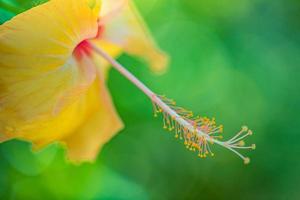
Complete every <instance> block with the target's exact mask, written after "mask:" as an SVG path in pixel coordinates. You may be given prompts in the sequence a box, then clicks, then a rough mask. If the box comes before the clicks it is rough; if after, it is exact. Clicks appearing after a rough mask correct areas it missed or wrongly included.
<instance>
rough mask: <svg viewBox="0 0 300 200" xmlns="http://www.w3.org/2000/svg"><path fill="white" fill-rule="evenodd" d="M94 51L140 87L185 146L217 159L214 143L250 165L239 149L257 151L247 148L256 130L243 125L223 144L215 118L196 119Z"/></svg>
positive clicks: (200, 154) (118, 64)
mask: <svg viewBox="0 0 300 200" xmlns="http://www.w3.org/2000/svg"><path fill="white" fill-rule="evenodd" d="M91 46H92V49H93V50H94V52H96V53H97V54H99V55H101V56H102V57H103V58H104V59H105V60H106V61H108V62H109V63H110V64H111V65H112V66H113V68H114V69H116V70H117V71H118V72H119V73H121V74H122V75H123V76H124V77H126V78H127V79H128V80H129V81H130V82H131V83H133V84H134V85H136V86H137V87H138V88H139V89H140V90H141V91H142V92H143V93H144V94H145V95H147V96H148V97H149V99H150V100H151V101H152V103H153V109H154V116H155V117H156V116H158V114H159V113H160V114H162V116H163V123H164V125H163V127H164V129H168V130H169V131H175V138H179V139H180V140H184V144H185V146H186V147H187V148H188V149H189V150H191V151H198V156H199V157H201V158H205V157H207V155H211V156H214V153H213V152H212V151H211V148H210V144H218V145H220V146H222V147H225V148H226V149H228V150H230V151H232V152H234V153H235V154H236V155H238V156H239V157H240V158H242V159H243V161H244V163H245V164H248V163H249V162H250V159H249V158H248V157H245V156H244V155H242V154H241V153H240V152H238V150H240V149H255V148H256V146H255V144H252V145H251V146H244V145H245V142H244V141H243V139H244V138H246V137H248V136H250V135H252V131H251V130H248V128H247V127H246V126H243V127H242V129H241V131H239V132H238V133H237V134H236V135H235V136H234V137H232V138H231V139H229V140H227V141H221V140H220V139H222V135H220V134H221V133H222V132H223V126H222V125H220V126H217V125H216V123H215V119H214V118H213V119H208V118H206V117H200V116H196V117H195V116H194V114H193V112H191V111H188V110H186V109H184V108H181V107H178V106H176V102H175V101H173V100H171V99H168V98H166V97H165V96H159V95H157V94H155V93H154V92H153V91H152V90H150V89H149V88H148V87H147V86H146V85H145V84H144V83H142V82H141V81H140V80H139V79H137V78H136V77H135V76H134V75H133V74H132V73H131V72H129V71H128V70H127V69H126V68H125V67H123V66H122V65H121V64H120V63H119V62H117V61H116V60H115V59H114V58H112V57H111V56H110V55H109V54H107V53H106V52H105V51H104V50H103V49H101V48H100V47H98V46H95V45H91Z"/></svg>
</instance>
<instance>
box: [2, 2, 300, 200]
mask: <svg viewBox="0 0 300 200" xmlns="http://www.w3.org/2000/svg"><path fill="white" fill-rule="evenodd" d="M1 1H4V0H0V2H1ZM14 2H19V4H24V5H21V7H23V8H28V7H30V6H32V5H31V4H30V3H28V2H29V1H22V0H19V1H17V0H15V1H14ZM39 2H42V1H39ZM136 3H137V6H138V8H139V9H140V11H141V12H142V14H143V16H144V17H145V20H146V22H147V23H148V25H149V27H150V29H151V31H152V32H153V35H154V36H155V38H156V40H157V42H158V43H159V45H160V46H161V47H162V48H163V49H164V50H165V51H166V52H168V53H169V54H170V56H171V59H172V60H171V67H170V69H169V71H168V73H166V74H165V75H163V76H155V75H153V74H151V73H150V72H149V71H148V69H147V66H146V65H145V64H144V63H143V62H141V61H140V60H138V59H136V58H133V57H129V56H126V55H124V56H122V57H121V58H120V59H119V61H120V62H122V63H123V64H124V65H125V66H128V69H130V70H131V71H132V72H133V73H134V74H136V76H137V77H139V78H140V79H141V80H143V81H144V82H145V83H146V84H147V85H149V86H150V87H151V88H152V89H153V90H154V91H156V92H157V93H159V94H166V95H167V96H168V97H170V98H174V99H176V101H177V103H178V104H179V105H182V106H184V107H187V108H189V109H191V110H193V111H195V113H199V114H200V115H202V116H209V117H212V116H214V117H216V119H217V122H219V123H221V124H223V125H224V127H225V133H224V136H225V138H229V137H230V136H232V135H233V134H234V133H235V132H237V131H239V129H240V126H242V125H244V124H247V125H248V126H249V127H250V128H251V129H252V130H253V131H254V133H255V134H254V135H253V136H251V138H249V143H250V144H251V143H252V142H253V143H256V144H257V149H256V150H255V151H253V152H250V153H249V154H248V155H249V156H250V157H251V158H252V160H251V164H250V165H247V166H245V165H243V162H242V161H241V160H240V159H239V158H238V157H237V156H236V155H234V154H232V153H231V152H229V151H227V150H225V149H223V148H221V147H218V146H214V147H213V149H214V152H215V154H216V156H215V157H214V158H207V159H199V158H197V156H196V155H195V154H193V153H191V152H189V151H187V150H186V149H185V147H184V145H183V144H181V143H180V142H179V141H176V140H175V139H174V136H173V135H171V134H168V133H166V132H165V131H164V130H163V129H162V124H161V123H162V122H161V120H159V119H155V118H153V117H152V111H151V108H152V107H151V103H150V102H149V100H148V99H147V98H146V97H145V96H144V95H143V94H142V93H141V92H140V91H139V90H138V89H136V88H135V87H134V86H133V85H132V84H131V83H130V82H128V81H127V80H126V79H125V78H123V77H122V76H120V74H118V73H117V72H116V71H113V70H112V71H111V72H110V80H109V88H110V90H111V93H112V96H113V99H114V101H115V104H116V106H117V109H118V111H119V113H120V115H121V117H122V119H123V120H124V122H125V124H126V128H125V129H124V130H123V131H122V132H121V133H120V134H118V135H117V136H116V137H115V138H114V139H113V140H111V142H109V143H108V144H107V145H106V146H105V147H104V149H103V151H102V152H101V154H100V155H99V156H98V159H97V161H96V163H94V164H82V165H79V166H74V165H71V164H69V163H66V162H65V160H64V150H63V149H62V148H61V147H59V146H58V145H55V144H54V145H51V146H49V147H48V148H46V149H45V150H43V151H42V152H39V153H32V152H31V151H30V145H29V144H27V143H24V142H19V141H10V142H7V143H3V144H1V145H0V199H28V200H31V199H158V200H160V199H246V200H247V199H300V190H299V187H300V159H299V155H300V142H299V139H300V135H299V127H298V125H299V111H300V108H299V100H300V93H299V89H300V87H299V86H300V85H299V78H300V77H299V67H300V1H299V0H143V1H136ZM25 4H26V5H25ZM0 15H1V20H2V22H3V21H4V20H5V19H9V18H10V17H11V16H12V13H9V12H5V10H4V9H3V7H0ZM121 87H122V88H121ZM128 94H130V98H128Z"/></svg>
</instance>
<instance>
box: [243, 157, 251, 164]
mask: <svg viewBox="0 0 300 200" xmlns="http://www.w3.org/2000/svg"><path fill="white" fill-rule="evenodd" d="M249 163H250V158H248V157H246V158H244V164H245V165H247V164H249Z"/></svg>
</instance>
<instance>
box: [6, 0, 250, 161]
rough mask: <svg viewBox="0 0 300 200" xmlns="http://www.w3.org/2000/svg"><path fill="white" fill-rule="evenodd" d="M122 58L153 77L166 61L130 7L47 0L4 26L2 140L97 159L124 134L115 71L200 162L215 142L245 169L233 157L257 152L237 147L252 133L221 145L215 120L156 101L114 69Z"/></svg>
mask: <svg viewBox="0 0 300 200" xmlns="http://www.w3.org/2000/svg"><path fill="white" fill-rule="evenodd" d="M101 6H102V9H101ZM100 11H101V12H100ZM99 13H100V14H99ZM124 51H125V52H127V53H128V54H132V55H137V56H140V57H142V58H144V59H145V60H146V61H147V62H148V63H149V66H150V68H151V69H152V70H153V71H154V72H157V73H162V72H163V71H164V70H165V69H166V65H167V63H168V57H167V56H166V55H165V54H164V53H163V52H162V51H161V50H160V49H159V48H158V47H157V45H156V44H155V42H154V40H153V39H152V37H151V35H150V34H149V31H148V30H147V28H146V26H145V24H144V23H143V21H142V18H141V17H140V15H139V14H138V12H137V10H136V8H135V6H134V4H133V3H132V2H127V1H121V0H105V1H103V5H101V1H100V0H51V1H49V2H46V3H44V4H41V5H38V6H36V7H34V8H32V9H29V10H27V11H25V12H23V13H21V14H19V15H17V16H15V17H14V18H12V19H11V20H9V21H7V22H5V23H4V24H3V25H1V26H0V141H1V142H3V141H7V140H11V139H15V138H16V139H20V140H26V141H30V142H32V144H33V149H35V150H38V149H41V148H43V147H44V146H46V145H48V144H50V143H53V142H60V143H62V144H64V145H65V146H66V147H67V157H68V158H69V159H70V160H72V161H77V162H81V161H92V160H94V159H95V158H96V156H97V154H98V152H99V151H100V149H101V147H102V146H103V145H104V144H105V143H107V142H108V141H109V140H110V139H111V138H112V137H113V136H114V135H115V134H116V133H118V132H119V131H120V130H121V129H122V128H123V123H122V121H121V119H120V117H119V116H118V114H117V112H116V110H115V108H114V105H113V103H112V99H111V97H110V94H109V92H108V90H107V88H106V84H105V82H106V79H107V70H108V68H109V66H113V67H114V68H115V69H116V70H118V71H119V72H120V73H121V74H122V75H123V76H125V77H126V78H128V80H129V81H131V82H132V83H133V84H135V85H136V86H137V87H138V88H139V89H140V90H141V91H142V92H144V93H145V94H146V95H147V96H148V97H149V98H150V99H151V101H152V103H153V107H154V113H155V115H157V114H158V113H161V114H162V116H163V121H164V128H167V129H169V130H174V131H175V137H176V138H179V139H182V140H184V144H185V145H186V147H187V148H188V149H190V150H192V151H198V155H199V157H206V156H207V155H208V154H210V155H213V153H212V151H211V150H210V146H209V144H210V143H216V144H219V145H221V146H223V147H225V148H227V149H229V150H231V151H233V152H234V153H236V154H237V155H238V156H240V157H241V158H242V159H243V160H244V162H245V163H248V162H249V158H247V157H244V156H243V155H242V154H240V153H239V152H238V151H237V150H236V149H243V148H244V149H254V148H255V145H251V146H244V143H243V141H242V139H243V138H245V137H247V136H248V135H251V134H252V132H251V131H250V130H248V128H247V127H243V128H242V130H241V131H240V132H239V133H238V134H237V135H236V136H234V137H233V138H232V139H230V140H228V141H225V142H223V141H220V140H219V139H220V138H221V136H220V135H219V134H220V133H221V132H222V130H223V127H222V126H217V125H216V123H215V120H214V119H208V118H202V117H194V115H193V114H192V112H190V111H187V110H185V109H183V108H180V107H177V106H176V104H175V102H174V101H172V100H170V99H167V98H166V97H164V96H159V95H156V94H155V93H154V92H152V91H151V90H150V89H149V88H148V87H146V86H145V85H144V84H143V83H142V82H140V81H139V80H138V79H137V78H136V77H135V76H134V75H133V74H131V73H130V72H129V71H127V70H126V68H124V67H123V66H122V65H121V64H120V63H118V62H117V61H116V60H115V59H114V58H115V57H118V56H119V55H120V54H121V53H123V52H124Z"/></svg>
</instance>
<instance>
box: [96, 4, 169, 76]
mask: <svg viewBox="0 0 300 200" xmlns="http://www.w3.org/2000/svg"><path fill="white" fill-rule="evenodd" d="M101 13H103V14H102V16H101V20H103V22H101V21H100V23H104V24H103V26H104V32H103V35H102V40H105V43H106V44H107V43H110V44H111V45H114V46H117V47H120V48H122V49H124V51H126V52H127V53H129V54H132V55H136V56H139V57H142V58H144V59H145V60H146V61H147V62H149V64H150V67H151V69H152V70H153V71H154V72H157V73H162V72H164V71H165V70H166V67H167V65H168V56H167V55H166V54H165V53H164V52H163V51H161V50H160V49H159V47H158V46H157V45H156V43H155V41H154V39H153V38H152V36H151V34H150V32H149V31H148V29H147V26H146V25H145V23H144V21H143V19H142V18H141V16H140V14H139V13H138V11H137V9H136V7H135V5H134V3H133V1H129V2H128V1H126V0H104V1H103V10H101Z"/></svg>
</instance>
